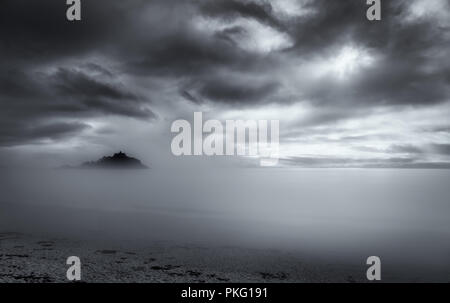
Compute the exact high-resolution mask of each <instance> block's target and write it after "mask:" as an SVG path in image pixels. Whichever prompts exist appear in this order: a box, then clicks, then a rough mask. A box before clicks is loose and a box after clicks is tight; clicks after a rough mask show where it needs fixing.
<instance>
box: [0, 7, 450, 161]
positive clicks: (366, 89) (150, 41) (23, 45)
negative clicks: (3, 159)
mask: <svg viewBox="0 0 450 303" xmlns="http://www.w3.org/2000/svg"><path fill="white" fill-rule="evenodd" d="M298 3H301V4H302V9H303V10H304V12H305V13H304V14H303V13H301V14H294V13H292V12H289V11H286V12H284V13H280V11H279V9H276V5H275V4H278V3H276V1H274V2H270V1H250V0H247V1H238V0H215V1H193V0H191V1H162V0H161V1H141V0H131V1H106V0H84V1H82V5H83V12H82V14H83V15H82V21H81V22H78V23H70V22H67V21H66V20H65V9H66V5H65V1H55V0H44V1H31V2H30V1H24V0H14V1H13V0H6V1H3V2H2V9H1V11H0V25H1V26H0V35H1V37H2V39H1V42H0V56H1V58H2V62H3V63H2V70H1V71H0V99H1V101H0V106H1V109H2V110H1V112H0V121H1V122H0V124H1V128H2V131H1V132H0V145H8V146H9V145H16V144H22V143H27V142H36V141H37V142H39V141H40V140H42V139H51V140H60V139H63V138H65V137H72V136H76V135H77V134H78V133H80V132H82V131H85V130H87V129H89V127H90V126H89V125H88V124H87V123H86V122H85V121H84V119H85V118H95V117H104V116H111V115H112V116H121V117H130V118H133V119H141V120H144V121H151V120H153V119H155V118H156V117H157V116H158V106H159V103H160V102H163V101H161V100H165V98H166V95H165V94H166V90H165V88H164V89H162V88H161V89H158V87H157V86H151V85H150V84H148V87H147V86H146V85H142V83H143V82H146V83H150V82H151V81H152V80H154V79H159V80H167V81H173V83H175V84H174V86H175V87H174V88H173V91H174V94H176V95H178V96H179V100H180V101H179V102H180V106H184V105H183V102H188V103H189V102H190V103H191V104H194V105H201V104H205V103H209V104H212V105H219V106H222V107H224V108H230V109H241V108H258V107H259V108H264V106H266V105H268V104H275V105H285V104H295V103H302V102H308V104H310V105H311V106H313V107H314V108H315V111H314V112H312V113H311V114H310V116H308V117H302V119H301V120H300V119H299V121H297V123H296V124H295V126H296V128H295V129H293V130H292V131H291V132H287V133H286V134H285V138H289V137H293V134H294V133H295V132H298V128H300V127H314V126H320V125H327V124H329V123H337V122H339V121H345V120H346V119H349V118H352V117H355V116H358V115H364V114H369V113H370V111H371V109H376V108H378V107H380V106H384V107H392V108H393V111H395V110H396V109H395V108H397V107H398V106H401V107H424V108H426V107H428V106H432V105H436V104H442V103H445V102H448V101H450V100H449V98H448V97H449V95H450V91H449V87H450V85H449V84H450V72H449V71H450V63H449V62H450V61H449V60H448V58H447V57H448V49H450V37H449V32H450V31H449V28H448V26H449V23H445V22H444V23H440V22H437V21H436V20H435V18H432V17H431V18H430V17H426V16H425V17H418V18H410V7H411V3H412V2H411V1H401V0H399V1H383V21H381V22H376V23H371V22H368V21H367V20H366V18H365V10H366V9H367V6H366V4H365V1H362V0H340V1H329V0H316V1H309V0H303V1H298ZM430 5H431V4H430ZM449 9H450V8H449ZM249 22H250V25H251V26H254V27H256V29H255V28H253V29H252V28H251V26H250V25H249V24H248V23H249ZM251 22H253V23H251ZM255 24H256V25H255ZM249 26H250V27H249ZM251 30H258V31H261V32H262V33H264V34H261V35H263V39H265V40H264V41H272V40H276V39H275V38H279V39H280V40H281V41H283V39H287V40H289V41H288V42H286V43H285V44H283V43H281V42H280V45H281V46H276V47H278V48H276V47H275V49H269V50H263V51H261V52H258V51H255V50H252V49H249V48H246V43H247V44H248V43H250V46H252V47H254V46H255V45H256V46H255V47H260V46H258V42H257V41H253V40H251V38H252V35H253V34H252V32H251ZM267 33H268V34H267ZM264 35H266V36H264ZM275 36H276V37H275ZM346 45H351V46H355V47H357V48H361V49H363V50H364V51H367V52H368V53H370V54H371V56H373V57H374V58H375V60H376V61H375V63H374V64H373V65H371V66H370V67H362V68H361V70H360V71H359V72H358V74H357V76H356V77H353V78H352V79H350V80H348V81H339V79H337V78H336V77H335V75H332V74H330V73H325V74H324V75H321V76H320V77H318V78H313V77H311V75H310V74H309V72H308V69H305V68H304V65H307V64H310V63H311V64H313V67H312V68H313V69H318V68H317V67H315V65H314V64H316V65H320V64H322V65H327V64H328V63H327V62H328V61H327V60H329V59H330V58H331V59H333V58H335V57H336V56H337V55H338V54H339V52H340V50H341V48H342V47H343V46H346ZM296 66H298V70H297V71H296V73H294V72H293V70H294V69H295V67H296ZM141 80H142V81H141ZM139 86H140V87H139ZM149 87H151V88H149ZM441 124H445V121H443V123H441ZM443 127H444V128H445V125H444V126H443ZM300 135H301V134H300ZM399 144H400V143H399ZM401 144H403V143H401ZM442 144H443V146H441V147H440V148H439V147H436V148H435V150H439V151H441V153H444V154H445V153H446V149H445V144H446V142H443V143H442ZM403 145H404V146H406V145H405V144H403ZM412 145H413V144H411V146H412ZM397 148H398V146H397ZM417 148H418V149H422V147H421V146H420V147H417ZM397 151H398V150H397ZM391 152H393V153H394V152H395V151H394V149H393V150H392V151H391ZM446 154H447V155H448V150H447V153H446Z"/></svg>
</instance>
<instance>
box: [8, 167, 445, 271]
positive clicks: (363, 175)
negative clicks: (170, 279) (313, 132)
mask: <svg viewBox="0 0 450 303" xmlns="http://www.w3.org/2000/svg"><path fill="white" fill-rule="evenodd" d="M449 177H450V171H448V170H408V169H404V170H396V169H292V168H289V169H283V168H276V169H258V168H255V169H248V168H247V169H229V170H224V169H222V170H202V169H199V170H197V171H190V172H185V173H183V172H181V171H176V170H172V171H158V170H157V169H155V170H142V171H135V170H130V171H119V170H108V171H96V170H75V169H74V170H46V171H42V170H19V171H4V172H3V173H2V175H1V177H0V178H1V180H0V184H2V185H1V187H2V195H1V198H0V229H1V230H3V231H21V232H27V233H39V234H49V235H53V236H62V237H70V238H75V239H81V240H84V239H85V240H95V241H105V242H107V241H113V242H118V243H126V245H130V246H131V245H132V246H136V247H139V246H145V245H148V244H150V243H153V242H155V241H168V242H173V243H180V244H185V243H191V244H192V243H195V244H199V245H206V246H208V245H232V246H239V247H256V248H263V249H280V250H288V251H292V252H298V253H302V254H305V255H308V254H309V255H313V256H316V257H318V258H320V257H323V258H326V259H328V260H330V259H331V260H347V259H348V260H353V261H354V262H361V260H362V258H364V259H363V261H362V262H364V261H365V258H366V257H367V256H369V255H377V256H380V257H381V258H382V260H384V262H385V263H386V262H387V263H390V262H392V264H396V265H399V266H400V265H405V266H409V267H411V266H412V267H414V266H417V267H426V268H427V269H429V270H436V271H442V270H443V271H446V272H447V273H448V272H449V271H448V270H449V265H448V264H449V263H450V262H449V259H448V258H449V256H450V241H449V239H450V220H449V219H448V214H449V213H450V201H449V200H448V196H449V190H450V189H449V188H450V187H449V186H450V178H449Z"/></svg>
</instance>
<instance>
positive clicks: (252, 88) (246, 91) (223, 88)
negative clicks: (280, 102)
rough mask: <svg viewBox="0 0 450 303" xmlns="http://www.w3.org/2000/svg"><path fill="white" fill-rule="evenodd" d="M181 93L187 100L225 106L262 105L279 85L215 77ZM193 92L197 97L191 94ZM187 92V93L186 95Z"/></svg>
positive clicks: (228, 77)
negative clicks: (218, 103) (240, 104)
mask: <svg viewBox="0 0 450 303" xmlns="http://www.w3.org/2000/svg"><path fill="white" fill-rule="evenodd" d="M190 86H191V87H192V88H191V89H189V86H188V87H187V88H186V89H185V91H184V92H183V96H184V97H186V98H187V99H188V100H191V101H194V100H197V101H198V100H211V101H215V102H223V103H226V104H238V103H245V104H254V103H263V101H264V100H265V98H267V97H270V95H273V94H274V93H276V91H277V90H278V88H279V83H276V82H273V81H268V80H266V79H262V80H261V79H241V78H239V76H236V75H235V76H227V77H223V76H216V77H210V78H209V79H204V80H203V81H201V82H200V83H196V84H191V85H190ZM189 91H195V92H196V94H197V96H198V97H195V96H194V94H193V93H190V92H189ZM188 92H189V93H188Z"/></svg>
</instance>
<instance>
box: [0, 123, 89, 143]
mask: <svg viewBox="0 0 450 303" xmlns="http://www.w3.org/2000/svg"><path fill="white" fill-rule="evenodd" d="M2 124H3V126H4V127H3V128H2V129H1V130H0V146H13V145H21V144H24V143H34V144H39V143H42V142H43V141H42V140H52V141H55V140H59V139H63V138H67V137H71V136H74V135H77V134H79V133H80V132H82V131H83V130H86V129H88V128H90V126H89V125H87V124H84V123H81V122H55V123H47V122H41V124H39V123H36V122H32V121H28V122H27V121H19V122H15V123H11V121H9V122H6V123H5V121H4V122H3V123H2Z"/></svg>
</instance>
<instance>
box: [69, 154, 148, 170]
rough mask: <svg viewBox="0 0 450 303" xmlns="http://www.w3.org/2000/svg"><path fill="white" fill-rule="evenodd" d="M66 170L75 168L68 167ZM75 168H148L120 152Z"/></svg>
mask: <svg viewBox="0 0 450 303" xmlns="http://www.w3.org/2000/svg"><path fill="white" fill-rule="evenodd" d="M66 168H73V167H67V166H66ZM75 168H133V169H146V168H148V167H147V166H145V165H144V164H142V162H141V161H140V160H138V159H136V158H133V157H129V156H128V155H127V154H126V153H124V152H122V151H119V152H118V153H115V154H113V155H112V156H105V157H103V158H101V159H99V160H97V161H88V162H84V163H83V164H81V165H80V166H78V167H75Z"/></svg>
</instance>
